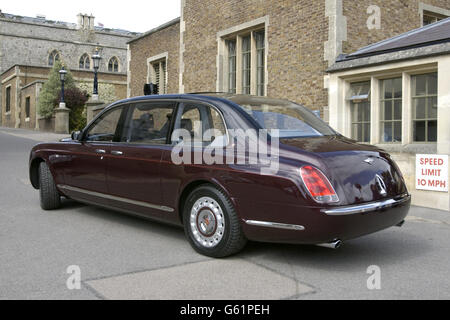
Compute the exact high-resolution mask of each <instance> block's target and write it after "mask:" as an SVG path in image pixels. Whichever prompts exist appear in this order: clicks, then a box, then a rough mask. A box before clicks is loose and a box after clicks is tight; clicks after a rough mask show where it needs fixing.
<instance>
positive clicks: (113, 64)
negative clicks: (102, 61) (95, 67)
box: [108, 57, 119, 72]
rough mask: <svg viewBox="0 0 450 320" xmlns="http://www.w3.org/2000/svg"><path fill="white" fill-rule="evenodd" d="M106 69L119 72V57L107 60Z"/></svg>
mask: <svg viewBox="0 0 450 320" xmlns="http://www.w3.org/2000/svg"><path fill="white" fill-rule="evenodd" d="M108 71H109V72H119V58H117V57H112V58H111V59H109V62H108Z"/></svg>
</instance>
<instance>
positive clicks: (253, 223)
mask: <svg viewBox="0 0 450 320" xmlns="http://www.w3.org/2000/svg"><path fill="white" fill-rule="evenodd" d="M245 223H246V224H248V225H251V226H257V227H267V228H275V229H285V230H295V231H303V230H305V227H304V226H300V225H296V224H285V223H277V222H267V221H255V220H246V221H245Z"/></svg>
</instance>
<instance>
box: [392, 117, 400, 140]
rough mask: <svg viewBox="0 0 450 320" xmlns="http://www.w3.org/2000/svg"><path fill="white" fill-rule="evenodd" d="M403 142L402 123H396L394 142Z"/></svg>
mask: <svg viewBox="0 0 450 320" xmlns="http://www.w3.org/2000/svg"><path fill="white" fill-rule="evenodd" d="M401 141H402V123H401V122H398V121H397V122H394V141H393V142H401Z"/></svg>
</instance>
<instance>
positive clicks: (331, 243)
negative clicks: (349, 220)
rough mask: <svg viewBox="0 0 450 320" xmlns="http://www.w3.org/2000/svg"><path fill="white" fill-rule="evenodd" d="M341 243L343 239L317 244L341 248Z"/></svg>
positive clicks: (330, 247)
mask: <svg viewBox="0 0 450 320" xmlns="http://www.w3.org/2000/svg"><path fill="white" fill-rule="evenodd" d="M341 245H342V241H341V240H339V239H338V240H334V241H333V242H329V243H321V244H317V245H316V246H318V247H324V248H329V249H339V247H340V246H341Z"/></svg>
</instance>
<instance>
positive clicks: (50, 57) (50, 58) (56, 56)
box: [48, 50, 61, 66]
mask: <svg viewBox="0 0 450 320" xmlns="http://www.w3.org/2000/svg"><path fill="white" fill-rule="evenodd" d="M60 59H61V55H60V54H59V52H58V51H57V50H53V51H52V52H50V54H49V55H48V65H49V66H53V65H54V64H55V62H56V61H59V60H60Z"/></svg>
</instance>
